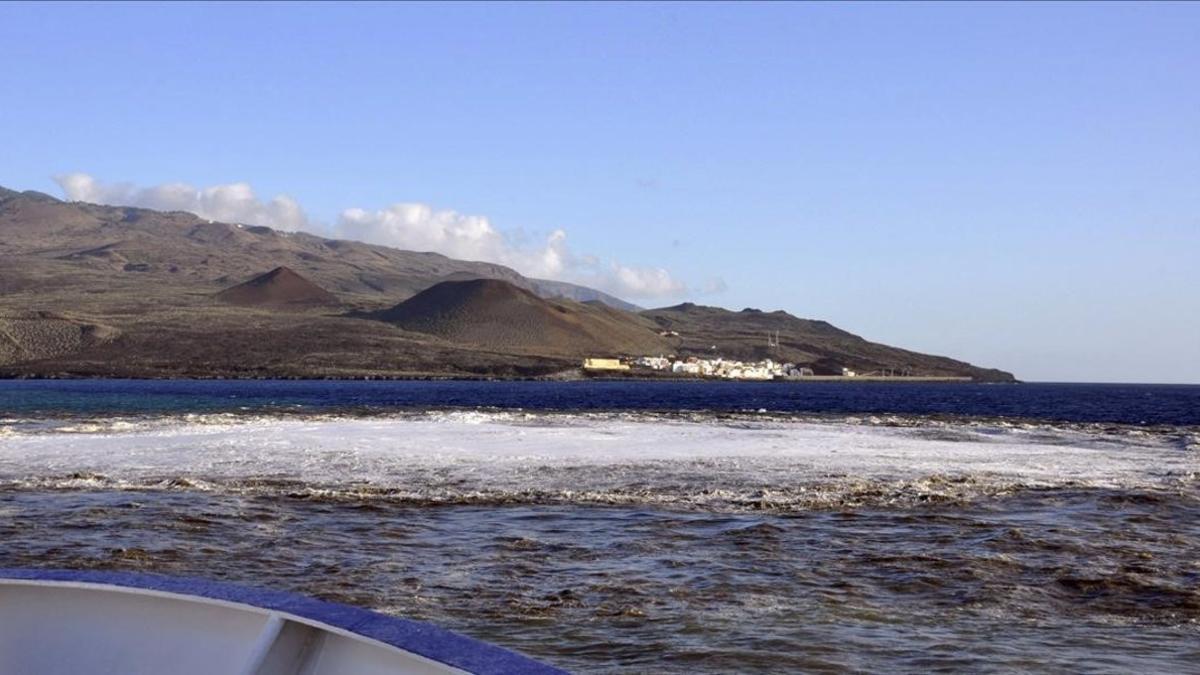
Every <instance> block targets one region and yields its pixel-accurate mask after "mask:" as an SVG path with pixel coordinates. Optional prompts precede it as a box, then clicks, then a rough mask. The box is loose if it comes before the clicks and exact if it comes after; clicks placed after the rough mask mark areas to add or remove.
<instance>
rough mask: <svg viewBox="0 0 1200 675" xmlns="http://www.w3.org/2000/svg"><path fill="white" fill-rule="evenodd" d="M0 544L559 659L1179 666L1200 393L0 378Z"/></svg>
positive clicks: (1199, 543) (1115, 669)
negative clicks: (435, 628)
mask: <svg viewBox="0 0 1200 675" xmlns="http://www.w3.org/2000/svg"><path fill="white" fill-rule="evenodd" d="M0 544H2V545H0V567H41V568H71V569H115V570H131V571H139V572H151V573H159V574H168V575H178V576H190V577H204V578H209V579H217V580H221V581H227V582H233V583H238V584H243V585H249V586H256V587H266V588H273V589H279V590H287V591H292V592H298V593H303V594H307V595H311V596H316V597H320V598H324V599H327V600H333V601H336V602H342V603H350V604H354V605H358V606H362V607H367V608H371V609H374V610H377V611H380V612H385V613H388V614H393V615H398V616H404V617H407V618H412V619H418V620H422V621H428V622H432V623H434V624H437V625H440V626H442V627H445V628H449V629H451V630H455V631H458V632H461V633H464V634H467V635H470V636H472V637H475V638H479V639H482V640H486V641H489V642H493V643H496V644H499V645H502V646H505V647H508V648H512V649H515V650H517V651H520V652H523V653H525V654H527V655H529V656H532V657H534V658H537V659H540V660H543V661H545V662H547V663H550V664H553V665H557V666H560V667H562V668H564V669H567V670H570V671H573V672H578V673H793V672H795V673H803V672H830V673H836V672H889V673H891V672H903V673H925V672H971V673H987V672H1005V673H1010V672H1022V673H1080V672H1089V673H1200V386H1174V385H1102V384H1012V385H1009V384H1003V385H1002V384H917V383H861V384H849V383H804V382H798V383H731V382H629V381H611V382H605V381H583V382H533V381H529V382H514V381H496V382H417V381H411V382H379V381H355V382H344V381H328V382H325V381H319V382H314V381H215V380H214V381H121V380H105V381H101V380H79V381H72V380H38V381H5V382H0Z"/></svg>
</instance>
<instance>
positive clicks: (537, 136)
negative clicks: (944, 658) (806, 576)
mask: <svg viewBox="0 0 1200 675" xmlns="http://www.w3.org/2000/svg"><path fill="white" fill-rule="evenodd" d="M0 59H2V62H3V63H4V64H5V77H4V84H3V88H2V89H0V91H2V92H3V93H2V94H0V123H2V124H3V129H4V131H5V141H4V150H3V151H2V152H0V185H5V186H8V187H13V188H19V189H38V190H43V191H46V192H50V193H52V194H57V195H63V194H64V190H63V188H62V186H61V185H60V183H62V181H63V180H64V176H67V175H69V174H80V175H76V176H75V177H74V179H75V182H68V183H62V184H65V185H68V186H73V187H71V188H70V189H73V190H76V192H75V193H74V196H79V195H83V194H86V195H89V196H91V197H93V198H95V199H98V200H103V201H140V202H141V203H149V204H162V203H170V204H175V203H177V202H171V201H169V200H171V199H183V200H185V201H186V200H188V199H194V200H195V203H196V204H198V205H199V206H197V207H196V208H197V209H205V208H207V209H210V211H211V210H212V209H218V210H219V209H227V210H226V211H220V213H232V214H242V213H245V214H247V215H244V216H241V215H239V216H238V217H242V218H243V219H245V220H254V219H259V220H264V219H265V220H266V221H268V222H271V223H273V224H276V225H279V226H291V227H302V228H304V229H312V230H315V231H321V232H327V233H330V234H334V235H344V236H356V237H361V238H366V239H373V240H375V241H379V242H381V243H392V244H397V245H411V246H425V247H427V248H435V247H438V246H440V247H442V248H445V249H447V251H446V252H449V253H452V254H459V255H474V256H477V257H487V258H489V259H495V260H498V261H500V262H506V263H508V264H512V265H514V266H517V267H519V268H522V269H523V271H528V272H530V273H538V274H544V275H547V276H557V277H559V278H567V279H573V280H578V281H585V282H591V283H595V284H596V285H600V286H603V287H605V288H607V289H609V290H614V291H617V292H624V294H626V295H630V296H634V297H633V299H635V300H636V301H638V302H639V303H641V304H643V305H657V304H671V303H675V302H678V301H680V300H683V299H691V300H694V301H697V302H702V303H706V304H718V305H723V306H728V307H731V308H734V309H740V308H742V307H746V306H753V307H760V308H764V309H774V308H782V309H786V310H788V311H790V312H792V313H795V314H798V315H800V316H806V317H812V318H822V319H826V320H829V321H831V322H833V323H834V324H836V325H838V326H841V327H844V328H846V329H848V330H851V331H853V332H856V333H858V334H860V335H863V336H864V337H867V338H869V339H874V340H879V341H882V342H886V343H889V344H895V345H900V346H904V347H908V348H912V349H917V350H920V351H930V352H935V353H943V354H947V355H951V356H955V357H958V358H963V359H967V360H970V361H972V362H975V363H979V364H981V365H989V366H997V367H1002V368H1005V369H1009V370H1012V371H1014V372H1016V373H1017V375H1018V376H1019V377H1023V378H1026V379H1032V380H1080V381H1084V380H1089V381H1155V382H1200V75H1198V73H1200V4H1183V3H1178V4H1107V3H1106V4H1082V3H1066V4H1028V3H1013V4H991V5H988V4H944V3H936V4H909V3H903V4H865V3H853V4H839V5H833V4H757V5H754V4H700V5H686V4H615V3H604V4H592V5H583V4H570V5H550V4H540V3H539V4H523V5H499V4H486V5H483V4H448V5H417V4H358V5H356V4H346V3H341V4H303V5H286V4H261V5H253V4H224V3H218V4H191V5H187V4H170V5H149V4H130V5H120V4H96V5H76V4H45V5H23V4H8V3H6V4H3V5H0ZM56 177H58V179H59V182H56V180H55V179H56ZM242 184H244V185H242ZM164 185H173V186H174V188H173V189H166V188H162V186H164ZM185 186H186V187H185ZM219 186H225V188H220V187H219ZM229 186H236V187H237V189H231V188H230V187H229ZM189 190H190V192H189ZM206 190H207V192H206ZM247 190H253V193H254V196H255V199H257V200H258V201H255V202H253V203H252V204H251V203H250V202H247V201H246V198H247V194H246V191H247ZM68 192H69V190H68ZM277 195H286V197H287V198H288V200H285V201H281V202H277V203H276V204H275V205H274V206H271V204H270V202H271V200H272V199H273V198H274V197H276V196H277ZM156 200H157V201H156ZM164 200H167V201H164ZM222 200H224V201H222ZM397 204H407V205H409V206H404V207H395V206H394V205H397ZM248 205H249V206H248ZM414 205H419V206H414ZM250 206H252V207H253V208H251V209H250V210H249V211H238V210H237V209H239V208H243V207H245V208H250ZM292 207H296V209H302V214H301V215H297V213H299V212H298V211H296V210H295V209H293V208H292ZM228 209H233V210H232V211H229V210H228ZM350 209H353V211H347V210H350ZM280 214H283V215H280ZM289 214H290V215H289ZM272 219H274V220H272ZM281 219H282V220H281ZM288 219H290V220H288ZM285 220H286V222H285ZM559 231H561V234H556V232H559ZM439 237H441V239H439ZM446 237H449V238H446ZM439 241H440V242H442V243H440V244H439V243H438V242H439ZM429 242H431V243H429Z"/></svg>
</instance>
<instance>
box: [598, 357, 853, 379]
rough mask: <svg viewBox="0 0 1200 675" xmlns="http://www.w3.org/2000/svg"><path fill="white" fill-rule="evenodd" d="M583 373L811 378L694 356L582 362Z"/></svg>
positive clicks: (763, 365) (796, 370)
mask: <svg viewBox="0 0 1200 675" xmlns="http://www.w3.org/2000/svg"><path fill="white" fill-rule="evenodd" d="M583 369H584V370H585V371H587V372H591V373H599V374H603V373H613V374H616V373H633V372H636V371H638V370H649V371H655V372H659V373H664V374H666V373H670V374H673V375H682V376H694V377H707V378H717V379H725V380H760V381H761V380H775V379H799V378H804V377H814V375H813V371H812V369H811V368H807V367H803V366H797V365H796V364H794V363H779V362H777V361H773V360H771V359H764V360H762V361H736V360H731V359H724V358H719V357H718V358H712V359H705V358H699V357H696V356H689V357H686V358H677V357H673V356H640V357H637V358H634V359H628V360H622V359H601V358H590V359H585V360H584V362H583ZM856 375H857V373H855V372H854V371H853V370H850V369H848V368H843V369H842V374H841V375H840V376H839V377H855V376H856Z"/></svg>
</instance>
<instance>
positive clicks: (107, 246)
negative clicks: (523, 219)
mask: <svg viewBox="0 0 1200 675" xmlns="http://www.w3.org/2000/svg"><path fill="white" fill-rule="evenodd" d="M281 267H282V268H287V269H288V270H289V271H291V272H294V274H295V275H296V277H298V278H299V279H302V280H303V281H304V283H303V284H300V282H296V283H297V284H299V285H300V286H302V287H306V288H307V286H306V285H307V284H308V283H311V285H312V287H313V288H317V289H318V290H317V291H313V290H312V288H308V290H307V291H304V292H301V293H300V295H301V296H304V295H306V294H312V295H314V296H315V297H325V296H323V295H322V294H323V293H326V292H327V293H329V294H330V296H329V297H334V298H336V300H337V301H338V305H336V306H335V305H333V304H327V303H324V302H300V303H286V302H285V303H283V304H284V307H278V306H272V303H271V302H264V301H261V300H262V298H260V299H259V301H255V302H250V303H247V304H246V305H231V304H229V303H227V302H223V301H222V298H221V293H223V292H226V291H228V290H230V289H231V287H237V286H239V285H243V284H245V283H246V282H247V280H253V279H256V278H260V277H262V276H263V275H264V272H267V271H268V270H275V269H276V268H281ZM471 279H484V280H489V279H490V280H496V281H499V282H503V283H504V284H508V285H511V286H512V287H513V288H515V289H519V290H520V291H521V293H516V294H514V293H513V292H512V291H511V290H509V289H507V288H505V289H504V290H503V291H502V292H501V295H502V296H503V297H505V298H508V300H506V302H508V301H512V300H513V299H514V298H524V300H523V301H522V302H525V305H528V307H525V305H522V304H521V303H517V304H516V305H512V306H514V307H518V308H521V307H525V309H528V312H529V313H527V314H526V315H523V316H525V317H526V318H525V319H523V321H525V325H527V326H533V327H534V328H532V329H522V330H524V333H522V331H521V330H518V331H516V332H511V331H510V332H506V331H508V329H507V328H505V327H504V326H503V325H502V324H503V321H502V320H503V319H504V318H505V317H504V316H503V314H502V313H500V314H495V316H494V320H493V321H492V324H491V326H492V328H491V329H490V330H491V331H492V333H491V334H490V335H489V334H488V333H487V332H486V331H483V332H479V331H478V330H476V332H475V333H474V334H471V333H470V331H471V330H475V329H477V328H478V326H476V327H472V326H470V325H469V322H464V321H465V319H462V320H457V321H458V322H457V323H455V324H453V325H452V324H450V323H447V324H445V325H443V326H442V327H441V328H439V329H438V330H439V331H441V332H442V333H443V334H442V335H438V334H436V331H435V333H430V332H422V330H419V328H420V326H419V325H417V324H415V323H412V322H409V321H393V322H389V321H385V320H379V316H377V315H376V313H378V312H386V311H387V310H389V309H393V310H394V309H395V308H396V307H398V306H400V305H403V304H404V302H405V301H406V300H409V299H411V298H414V297H415V296H417V295H419V294H421V293H422V292H424V291H427V290H429V289H432V288H434V287H436V286H438V285H439V284H443V283H446V282H456V283H461V282H465V281H470V280H471ZM293 281H295V280H294V279H293ZM546 284H549V285H550V286H549V287H548V286H546ZM560 284H561V282H546V281H545V280H537V279H530V278H527V277H524V276H522V275H520V274H518V273H517V272H516V271H514V270H512V269H510V268H507V267H504V266H501V265H495V264H492V263H484V262H472V261H462V260H455V259H452V258H448V257H446V256H443V255H440V254H437V253H428V252H415V251H403V250H399V249H392V248H388V247H384V246H376V245H372V244H364V243H361V242H353V241H347V240H336V239H327V238H323V237H319V236H317V235H313V234H308V233H304V232H281V231H277V230H273V229H271V228H267V227H260V226H248V225H238V224H231V223H221V222H214V221H209V220H206V219H202V218H199V217H198V216H196V215H194V214H191V213H187V212H180V211H175V212H159V211H154V210H151V209H143V208H134V207H121V206H102V205H96V204H88V203H83V202H64V201H61V200H58V199H55V198H53V197H50V196H48V195H43V194H41V193H29V192H17V191H14V190H9V189H6V188H0V315H3V316H14V317H18V318H16V319H12V321H13V322H14V323H12V325H13V326H17V327H18V328H19V329H20V332H21V335H26V336H32V337H28V339H25V338H22V339H25V340H26V341H25V342H23V343H21V344H18V345H16V346H10V347H8V348H6V349H5V350H2V351H0V376H8V377H18V376H20V377H25V376H41V377H49V376H54V377H60V376H99V377H218V376H219V377H393V376H398V375H403V376H431V377H472V376H484V377H511V376H521V377H525V376H542V375H548V374H551V373H555V372H559V371H569V370H573V369H574V370H577V369H578V367H579V364H580V361H579V357H580V356H585V355H586V356H618V355H620V356H636V355H642V354H643V353H645V355H652V354H654V353H655V352H657V353H673V354H679V355H680V356H689V355H690V356H700V355H707V356H712V355H713V354H714V350H713V349H712V348H713V346H714V345H717V346H719V348H720V352H721V354H720V355H722V356H725V357H726V358H751V357H758V358H761V357H766V356H770V357H772V358H776V359H777V360H781V359H783V358H788V359H793V360H795V361H796V362H797V363H807V364H811V365H812V366H813V367H814V368H815V369H826V368H828V369H830V370H833V369H836V368H840V367H850V368H854V369H857V370H861V371H864V372H866V371H868V370H871V369H873V368H878V369H893V370H895V369H909V370H911V371H912V372H914V373H915V374H954V375H969V376H971V377H973V378H976V379H981V380H988V381H1012V380H1013V377H1012V375H1011V374H1008V373H1004V372H1003V371H997V370H992V369H984V368H977V367H975V366H972V365H970V364H966V363H963V362H961V361H955V360H953V359H947V358H945V357H936V356H930V355H924V354H918V353H916V352H909V351H907V350H902V349H898V348H895V347H888V346H887V345H879V344H876V343H870V342H867V341H866V340H863V339H862V338H860V337H858V336H855V335H853V334H851V333H848V332H846V331H843V330H841V329H839V328H836V327H834V326H832V325H830V324H828V323H827V322H823V321H816V320H810V319H800V318H797V317H792V316H791V315H789V314H786V313H784V312H769V313H768V312H758V311H757V310H750V309H749V308H748V309H747V310H744V311H742V312H731V311H730V310H724V309H721V308H705V307H703V306H700V305H695V304H692V303H684V304H682V305H677V306H675V307H667V308H659V309H652V310H644V311H641V312H631V311H627V310H628V309H630V308H632V309H635V310H636V309H638V308H636V307H633V306H630V305H628V303H624V306H622V303H614V302H611V301H610V302H607V303H605V304H604V306H603V307H598V306H596V305H595V304H594V302H595V301H596V300H600V299H601V298H600V297H599V296H603V294H601V293H600V292H599V291H595V290H594V289H586V288H584V287H575V288H577V289H578V290H577V291H575V293H576V295H577V297H579V298H580V299H581V300H583V302H576V301H574V300H572V299H570V298H563V297H560V296H555V297H544V296H545V295H547V294H550V293H560V292H561V289H562V288H563V287H562V286H561V285H560ZM476 285H479V284H476ZM482 286H485V287H486V286H490V287H494V286H495V284H494V283H484V284H482ZM569 288H570V287H569V286H568V290H569ZM493 290H494V288H493ZM538 290H540V291H541V293H540V294H539V293H538V292H537V291H538ZM523 294H527V295H523ZM283 295H285V296H286V295H288V293H283ZM497 297H499V296H497ZM607 297H609V298H610V299H611V296H607ZM531 298H536V299H537V301H536V302H534V301H533V300H532V299H531ZM326 299H328V298H326ZM468 299H469V298H468ZM501 304H502V303H501ZM467 305H469V306H470V307H473V308H474V309H471V310H470V312H467V313H463V314H462V316H463V317H466V316H467V314H468V313H469V314H475V315H482V314H483V313H485V309H486V307H487V303H482V304H481V303H480V302H477V301H476V300H471V302H469V303H467ZM467 305H464V306H467ZM530 308H531V309H530ZM525 309H523V310H522V311H525ZM464 311H465V310H464ZM487 311H491V310H487ZM28 312H34V313H35V314H28ZM38 312H41V313H43V314H44V315H45V316H51V315H53V316H59V317H70V318H69V320H63V319H54V321H57V322H58V323H53V324H51V323H49V322H50V321H51V320H50V319H40V318H38V317H39V316H43V314H36V313H38ZM28 317H33V318H28ZM560 319H562V320H561V321H560ZM39 321H41V322H43V323H44V324H45V325H44V326H43V325H42V324H39V323H38V322H39ZM64 321H65V323H64ZM39 326H40V327H39ZM92 326H98V327H101V328H91V327H92ZM451 328H453V330H450V329H451ZM443 329H444V330H443ZM768 331H777V332H778V333H779V338H778V342H779V343H780V344H778V345H773V342H774V339H773V338H771V339H768V338H767V332H768ZM672 333H678V335H674V336H673V335H671V334H672ZM96 335H99V336H102V338H103V339H99V338H94V337H93V336H96ZM55 336H59V337H55ZM62 336H67V337H62ZM80 336H82V337H80ZM54 341H57V342H54ZM51 342H54V344H60V345H65V346H61V347H56V346H54V345H52V344H51ZM769 342H770V343H772V344H771V345H769V344H768V343H769ZM772 345H773V346H772ZM598 352H602V353H598Z"/></svg>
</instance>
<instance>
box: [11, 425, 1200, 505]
mask: <svg viewBox="0 0 1200 675" xmlns="http://www.w3.org/2000/svg"><path fill="white" fill-rule="evenodd" d="M1198 473H1200V457H1198V455H1197V453H1196V452H1195V451H1194V449H1191V446H1189V445H1186V444H1185V445H1184V446H1182V447H1181V445H1180V443H1179V442H1178V439H1177V438H1171V437H1164V436H1155V435H1133V434H1121V435H1115V436H1114V435H1105V434H1100V433H1087V432H1082V431H1077V430H1048V429H1046V428H1044V427H1033V428H1021V427H1012V426H997V425H993V426H980V425H956V424H947V423H939V424H926V425H919V426H910V427H890V426H877V425H871V424H850V423H811V422H794V421H792V422H789V421H761V422H760V421H754V420H748V419H745V418H742V419H738V420H734V421H728V420H726V421H720V420H711V419H710V420H706V421H679V420H669V419H653V420H650V419H645V418H641V417H638V416H621V415H615V416H612V415H610V416H586V415H536V414H525V413H520V412H498V413H488V412H466V411H464V412H438V413H427V414H421V415H409V416H405V417H398V418H363V419H348V418H336V417H330V418H319V419H312V418H295V419H286V418H285V419H281V418H268V417H254V418H238V417H234V416H214V417H205V418H191V419H188V420H183V421H181V420H179V419H174V420H149V421H142V422H131V421H120V423H107V424H98V423H91V422H90V423H80V424H74V425H71V426H69V427H66V428H59V429H56V430H51V431H47V430H45V429H40V430H38V431H37V432H31V433H22V432H12V431H10V432H9V433H8V434H7V435H5V436H0V481H3V482H5V483H7V484H9V485H10V486H12V485H25V486H30V487H34V486H40V487H52V488H57V489H87V488H97V487H110V488H111V487H116V488H140V489H145V488H151V489H180V488H182V489H218V490H229V489H237V490H247V491H270V490H276V491H278V490H284V491H287V492H289V493H296V492H302V493H305V494H313V495H358V496H363V495H375V496H378V497H382V498H390V499H414V500H424V501H458V502H461V501H495V500H501V501H520V500H523V499H528V500H533V501H565V502H599V503H633V502H642V501H644V502H655V503H662V502H670V503H678V504H682V505H693V506H720V505H733V506H739V505H741V506H749V507H756V508H761V507H764V506H765V507H776V506H779V507H785V508H786V507H788V506H789V505H808V506H812V505H822V504H839V503H842V504H844V503H874V502H883V503H900V502H919V501H923V500H929V499H969V498H972V497H974V496H978V495H981V494H984V495H987V494H1002V493H1005V492H1007V491H1011V490H1014V489H1020V488H1041V487H1062V486H1072V487H1102V488H1136V489H1173V488H1178V487H1179V486H1194V485H1195V483H1196V478H1197V475H1198Z"/></svg>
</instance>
